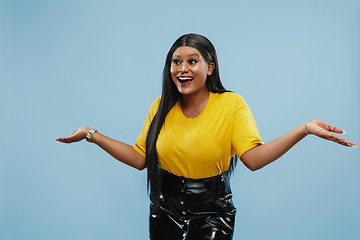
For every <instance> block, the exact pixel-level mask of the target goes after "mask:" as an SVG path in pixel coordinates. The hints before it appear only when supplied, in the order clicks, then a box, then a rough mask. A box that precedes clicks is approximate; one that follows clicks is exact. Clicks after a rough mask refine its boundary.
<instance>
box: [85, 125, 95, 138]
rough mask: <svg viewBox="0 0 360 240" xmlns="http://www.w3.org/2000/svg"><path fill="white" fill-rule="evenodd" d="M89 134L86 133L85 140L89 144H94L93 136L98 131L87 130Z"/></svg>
mask: <svg viewBox="0 0 360 240" xmlns="http://www.w3.org/2000/svg"><path fill="white" fill-rule="evenodd" d="M86 130H87V133H86V136H85V139H86V141H88V142H93V139H92V138H93V135H94V134H95V133H96V132H97V130H95V129H93V128H89V127H88V128H87V129H86Z"/></svg>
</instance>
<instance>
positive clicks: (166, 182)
mask: <svg viewBox="0 0 360 240" xmlns="http://www.w3.org/2000/svg"><path fill="white" fill-rule="evenodd" d="M219 187H220V188H222V189H223V188H227V187H229V183H228V178H227V176H226V175H225V173H221V174H219V175H216V176H213V177H208V178H198V179H194V178H186V177H180V176H176V175H174V174H172V173H169V172H168V171H166V170H162V190H163V191H164V190H166V191H170V192H174V191H175V192H176V191H180V192H184V191H186V192H189V191H190V192H191V191H196V192H199V191H206V190H210V189H211V190H215V189H218V188H219Z"/></svg>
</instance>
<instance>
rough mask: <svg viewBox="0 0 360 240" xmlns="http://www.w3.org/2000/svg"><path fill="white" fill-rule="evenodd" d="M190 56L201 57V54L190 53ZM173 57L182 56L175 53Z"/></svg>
mask: <svg viewBox="0 0 360 240" xmlns="http://www.w3.org/2000/svg"><path fill="white" fill-rule="evenodd" d="M189 56H197V57H200V56H199V55H197V54H196V53H193V54H189ZM173 57H180V55H174V56H173Z"/></svg>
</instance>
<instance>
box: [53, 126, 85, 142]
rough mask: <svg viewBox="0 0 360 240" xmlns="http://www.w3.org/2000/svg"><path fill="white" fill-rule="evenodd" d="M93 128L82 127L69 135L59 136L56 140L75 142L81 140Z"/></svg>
mask: <svg viewBox="0 0 360 240" xmlns="http://www.w3.org/2000/svg"><path fill="white" fill-rule="evenodd" d="M90 129H91V128H89V127H85V126H83V127H80V128H79V129H78V130H75V131H72V132H71V133H70V134H69V136H68V137H57V138H55V141H58V142H62V143H73V142H79V141H81V140H83V139H84V138H85V137H86V135H87V134H88V132H89V131H90Z"/></svg>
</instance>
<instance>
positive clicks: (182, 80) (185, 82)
mask: <svg viewBox="0 0 360 240" xmlns="http://www.w3.org/2000/svg"><path fill="white" fill-rule="evenodd" d="M177 79H178V81H179V83H180V84H181V86H187V85H189V84H190V83H191V82H192V80H194V78H192V77H177Z"/></svg>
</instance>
